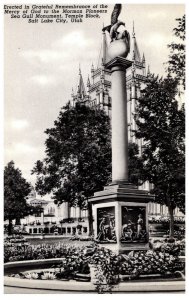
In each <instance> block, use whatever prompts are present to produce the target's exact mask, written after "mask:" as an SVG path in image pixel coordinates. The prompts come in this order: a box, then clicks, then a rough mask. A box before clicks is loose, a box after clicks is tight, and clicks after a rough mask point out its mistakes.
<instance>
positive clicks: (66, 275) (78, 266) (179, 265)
mask: <svg viewBox="0 0 189 300" xmlns="http://www.w3.org/2000/svg"><path fill="white" fill-rule="evenodd" d="M28 248H30V251H28V249H27V251H26V254H23V253H22V255H20V254H18V253H14V256H12V257H9V261H14V260H26V259H25V257H26V258H27V259H28V258H30V259H32V257H33V259H44V258H49V256H50V257H51V258H55V257H56V258H61V260H62V262H61V263H58V264H54V265H53V266H51V268H50V269H48V270H45V269H44V270H39V271H28V272H23V273H19V274H11V275H10V276H11V277H16V278H25V279H39V280H50V279H52V280H53V279H56V280H70V279H74V280H79V281H90V277H91V275H90V268H91V266H93V269H94V270H95V276H96V284H97V286H98V287H99V286H101V285H102V284H106V285H111V286H112V285H114V284H117V283H119V282H120V281H125V280H137V279H140V278H141V277H143V278H144V277H145V276H150V275H151V276H154V274H155V275H158V276H159V277H160V278H167V277H175V276H177V275H178V274H182V273H179V272H184V263H183V262H182V261H181V260H180V259H179V257H178V254H179V244H177V243H176V242H175V241H174V240H172V241H171V240H168V241H165V242H164V243H159V245H158V243H155V247H154V249H153V250H148V251H131V252H129V253H127V254H120V255H116V254H115V253H113V252H112V251H111V250H108V249H106V248H103V247H102V248H99V246H97V245H95V244H94V245H93V247H91V246H90V247H82V248H78V247H77V246H70V245H62V244H58V245H56V246H55V245H40V246H36V247H33V248H31V247H28ZM28 253H29V254H30V255H28Z"/></svg>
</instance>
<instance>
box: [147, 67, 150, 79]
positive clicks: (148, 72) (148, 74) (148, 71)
mask: <svg viewBox="0 0 189 300" xmlns="http://www.w3.org/2000/svg"><path fill="white" fill-rule="evenodd" d="M148 76H150V65H148V70H147V77H148Z"/></svg>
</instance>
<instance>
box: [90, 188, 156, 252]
mask: <svg viewBox="0 0 189 300" xmlns="http://www.w3.org/2000/svg"><path fill="white" fill-rule="evenodd" d="M152 199H153V196H151V195H149V193H148V192H147V191H142V190H138V188H137V187H135V186H134V185H132V184H129V183H117V184H112V185H109V186H106V187H104V190H103V191H101V192H97V193H95V194H94V196H93V197H92V198H90V200H89V201H90V202H91V203H92V211H93V218H94V223H93V228H94V236H95V240H96V242H98V243H99V244H100V245H101V246H103V247H105V248H108V249H111V250H112V251H114V252H115V253H117V254H118V253H123V252H126V251H131V250H147V249H149V235H148V208H147V205H148V202H149V201H151V200H152Z"/></svg>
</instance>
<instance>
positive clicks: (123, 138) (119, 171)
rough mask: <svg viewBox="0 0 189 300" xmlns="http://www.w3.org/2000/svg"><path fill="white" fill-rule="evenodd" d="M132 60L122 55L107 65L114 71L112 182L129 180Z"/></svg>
mask: <svg viewBox="0 0 189 300" xmlns="http://www.w3.org/2000/svg"><path fill="white" fill-rule="evenodd" d="M131 64H132V62H131V61H128V60H126V59H125V58H122V57H119V56H118V57H116V58H114V59H113V60H111V61H110V62H109V63H108V64H107V65H106V67H108V68H109V69H110V70H111V72H112V75H111V77H112V80H111V81H112V182H113V183H118V182H120V181H121V182H127V181H128V124H127V93H126V69H127V68H128V67H130V66H131Z"/></svg>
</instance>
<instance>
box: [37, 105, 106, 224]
mask: <svg viewBox="0 0 189 300" xmlns="http://www.w3.org/2000/svg"><path fill="white" fill-rule="evenodd" d="M45 133H46V134H47V135H48V137H47V139H46V142H45V145H46V151H45V153H46V157H45V158H44V160H43V161H37V162H36V164H35V167H34V168H33V170H32V173H35V174H37V182H36V190H37V192H38V193H39V194H40V195H45V194H47V193H52V194H53V198H54V200H55V203H56V204H58V205H59V204H61V203H62V202H63V201H66V202H68V203H69V207H71V206H76V205H78V206H79V207H80V208H84V207H86V206H87V205H89V204H88V203H87V200H88V198H89V197H91V196H92V195H93V194H94V192H96V191H99V190H102V189H103V187H104V186H105V185H106V184H107V182H108V181H109V180H110V174H111V135H110V134H111V131H110V120H109V117H108V116H107V115H106V114H105V112H104V111H103V110H100V109H95V108H89V107H87V106H85V105H79V104H78V105H76V107H70V106H69V105H67V106H65V107H64V108H63V109H62V110H61V111H60V114H59V117H58V119H57V120H56V121H55V122H54V127H53V128H51V129H47V130H46V131H45ZM89 208H90V207H89ZM89 212H90V213H89V218H90V222H89V223H91V218H92V214H91V209H89Z"/></svg>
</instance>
